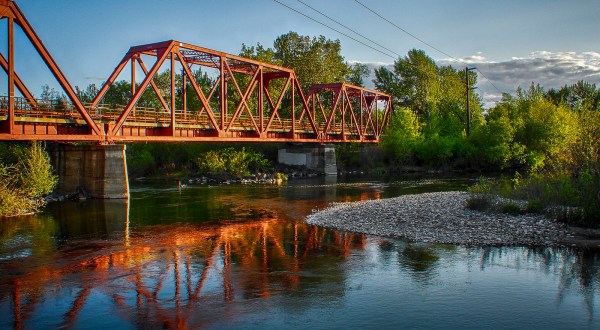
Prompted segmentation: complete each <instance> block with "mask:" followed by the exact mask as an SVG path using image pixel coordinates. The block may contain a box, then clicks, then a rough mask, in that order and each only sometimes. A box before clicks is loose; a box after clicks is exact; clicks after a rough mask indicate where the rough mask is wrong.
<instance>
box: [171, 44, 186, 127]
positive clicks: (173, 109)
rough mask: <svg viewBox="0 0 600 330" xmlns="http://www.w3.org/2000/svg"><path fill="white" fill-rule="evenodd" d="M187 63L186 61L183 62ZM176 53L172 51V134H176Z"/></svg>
mask: <svg viewBox="0 0 600 330" xmlns="http://www.w3.org/2000/svg"><path fill="white" fill-rule="evenodd" d="M182 64H184V65H185V63H183V62H182ZM175 94H176V93H175V53H173V52H171V134H172V135H173V136H175Z"/></svg>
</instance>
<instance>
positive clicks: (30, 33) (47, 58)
mask: <svg viewBox="0 0 600 330" xmlns="http://www.w3.org/2000/svg"><path fill="white" fill-rule="evenodd" d="M8 5H9V7H10V8H11V11H12V13H13V14H14V18H15V19H16V21H15V20H12V19H10V18H9V29H11V28H12V25H13V24H12V23H10V22H13V23H14V22H16V23H18V24H19V26H20V27H21V30H23V32H24V33H25V36H27V38H28V39H29V41H30V42H31V44H32V45H33V47H34V48H35V49H36V51H37V53H38V54H39V55H40V57H41V58H42V60H43V61H44V63H46V66H47V67H48V69H50V72H51V73H52V75H53V76H54V78H56V80H57V81H58V83H59V84H60V86H61V87H62V88H63V90H64V92H65V93H66V94H67V96H68V97H69V99H70V100H71V102H72V103H73V106H74V107H75V109H77V112H78V113H79V114H80V115H81V117H82V118H83V120H84V121H85V122H86V124H87V126H88V127H89V128H90V129H91V131H92V134H95V135H103V132H102V130H101V129H100V127H99V126H98V125H96V123H95V122H94V120H93V119H92V117H91V116H90V115H89V113H88V112H87V110H86V109H85V107H84V106H83V104H82V103H81V101H80V100H79V99H78V98H77V95H76V94H75V91H74V90H73V87H72V86H71V84H70V83H69V82H68V81H67V78H66V77H65V75H64V74H63V73H62V71H61V70H60V68H59V67H58V64H56V62H55V61H54V59H53V58H52V56H51V55H50V53H49V52H48V50H47V49H46V47H45V46H44V44H43V43H42V41H41V40H40V38H39V37H38V36H37V34H36V33H35V30H34V29H33V27H32V26H31V25H30V24H29V22H28V21H27V19H26V18H25V15H23V13H22V12H21V10H20V9H19V7H18V6H17V4H16V3H15V2H13V1H10V2H8ZM9 34H10V33H9ZM10 38H11V37H10V36H9V39H10ZM10 43H11V44H12V43H13V41H12V40H10ZM10 61H12V59H10ZM13 71H14V67H13ZM12 79H14V76H13V78H12Z"/></svg>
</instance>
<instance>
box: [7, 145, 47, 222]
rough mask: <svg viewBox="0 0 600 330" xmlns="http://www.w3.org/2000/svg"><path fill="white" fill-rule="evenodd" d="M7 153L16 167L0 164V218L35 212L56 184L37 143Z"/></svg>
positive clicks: (20, 146)
mask: <svg viewBox="0 0 600 330" xmlns="http://www.w3.org/2000/svg"><path fill="white" fill-rule="evenodd" d="M3 149H4V150H6V148H3ZM8 149H9V150H10V153H12V154H13V156H14V158H12V159H13V160H14V161H15V163H13V164H10V163H8V162H6V161H4V160H3V161H2V162H0V217H7V216H17V215H23V214H27V213H32V212H36V211H38V210H39V209H40V208H41V207H43V206H44V205H45V200H44V199H43V196H45V195H47V194H49V193H50V192H52V190H53V189H54V187H55V186H56V183H57V182H58V181H57V177H56V176H55V175H54V174H53V173H52V167H51V165H50V158H49V157H48V154H47V153H46V152H45V151H44V149H43V147H42V145H41V144H40V143H39V142H33V143H31V144H30V145H29V146H25V145H12V146H11V147H10V148H8ZM7 158H10V157H7Z"/></svg>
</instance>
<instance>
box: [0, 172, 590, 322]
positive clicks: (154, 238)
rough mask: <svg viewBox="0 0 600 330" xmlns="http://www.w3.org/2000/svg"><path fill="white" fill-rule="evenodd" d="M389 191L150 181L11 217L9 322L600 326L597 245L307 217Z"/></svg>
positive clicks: (5, 267)
mask: <svg viewBox="0 0 600 330" xmlns="http://www.w3.org/2000/svg"><path fill="white" fill-rule="evenodd" d="M323 187H326V188H323ZM294 191H295V192H296V193H294ZM387 194H389V191H386V188H385V186H384V185H377V184H362V183H357V184H351V185H344V184H325V185H322V186H315V185H311V184H307V185H299V186H297V187H269V188H265V187H249V188H248V187H239V186H236V187H234V186H231V187H217V188H202V189H187V190H185V189H182V191H181V193H179V192H178V191H177V189H176V188H175V189H173V188H165V189H162V190H161V189H154V190H153V189H150V190H147V191H139V190H138V191H137V192H134V194H132V195H133V198H132V200H131V201H129V202H127V201H106V202H100V201H86V202H84V203H74V202H73V203H61V204H56V205H52V206H51V208H50V209H49V212H47V213H45V214H42V215H37V216H30V217H25V218H19V219H11V220H8V221H6V222H4V223H2V225H1V226H0V270H1V272H0V313H2V315H6V317H4V318H3V319H2V320H0V327H3V328H5V327H11V326H12V327H15V328H23V327H32V326H35V327H44V326H49V327H85V326H89V325H90V324H92V323H88V322H93V326H94V327H101V328H108V327H119V328H146V327H160V326H162V327H165V328H201V327H216V328H219V327H236V326H237V327H250V328H254V327H256V328H262V327H264V326H266V327H282V326H286V327H289V328H305V327H306V326H307V323H306V321H307V320H311V322H312V323H311V324H316V325H317V327H323V328H332V327H344V326H347V327H360V326H362V325H365V326H369V325H370V326H388V327H419V326H423V325H424V324H425V325H429V326H432V327H469V325H471V327H472V326H473V325H477V327H486V326H490V327H498V326H500V325H505V326H506V327H509V328H510V327H514V326H519V325H520V326H525V325H527V324H529V325H532V326H539V327H543V325H551V326H556V327H561V326H567V327H574V324H575V323H573V322H574V321H572V320H573V319H574V320H581V319H584V318H587V323H577V325H582V326H585V327H595V326H598V312H597V311H596V310H595V309H594V306H595V303H596V304H597V302H598V292H599V291H600V286H599V281H600V280H599V276H598V274H599V271H600V263H599V260H598V258H599V257H598V254H597V253H593V252H590V251H581V250H571V249H554V248H536V249H530V248H500V247H486V248H465V247H460V246H448V245H433V244H422V243H410V242H405V241H401V240H395V239H388V238H380V237H371V236H365V235H358V234H351V233H343V232H337V231H331V230H326V229H323V228H319V227H315V226H308V225H306V224H305V223H304V222H303V221H302V219H303V217H304V216H305V215H306V214H308V213H309V212H310V210H312V209H313V208H315V207H317V208H318V207H322V206H325V205H326V204H327V203H328V202H330V201H340V200H346V199H348V200H357V199H363V198H364V199H367V198H368V199H373V198H379V197H381V196H387ZM298 196H303V197H301V198H300V197H298ZM388 197H389V196H388ZM491 301H493V302H494V303H493V304H491V303H490V302H491ZM490 305H491V306H493V309H489V308H486V307H485V306H490ZM540 306H541V307H540ZM578 306H584V307H583V310H581V307H578ZM531 308H533V309H535V313H534V312H532V313H530V314H526V315H519V313H518V312H515V311H519V310H529V309H531ZM424 315H428V317H427V318H426V319H423V318H422V317H423V316H424ZM472 318H477V320H478V321H477V322H478V323H476V324H474V323H464V322H465V321H464V320H469V319H472ZM561 319H564V320H567V322H571V323H560V320H561ZM461 320H462V321H461ZM569 320H571V321H569ZM358 321H361V322H365V323H364V324H363V323H357V322H358ZM436 322H437V323H436ZM486 322H487V323H486ZM511 322H513V323H511ZM523 322H525V323H523ZM526 322H530V323H526ZM544 322H546V323H544Z"/></svg>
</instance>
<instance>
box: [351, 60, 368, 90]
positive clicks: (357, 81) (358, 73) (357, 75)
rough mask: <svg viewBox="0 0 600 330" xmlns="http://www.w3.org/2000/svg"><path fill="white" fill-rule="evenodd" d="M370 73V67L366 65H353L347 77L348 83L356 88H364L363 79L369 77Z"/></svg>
mask: <svg viewBox="0 0 600 330" xmlns="http://www.w3.org/2000/svg"><path fill="white" fill-rule="evenodd" d="M370 72H371V71H370V70H369V67H368V66H367V65H366V64H362V63H358V62H356V63H353V64H352V65H351V66H350V73H348V75H346V82H348V83H350V84H352V85H355V86H360V87H364V86H365V84H364V81H363V78H366V77H368V76H369V74H370Z"/></svg>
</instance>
